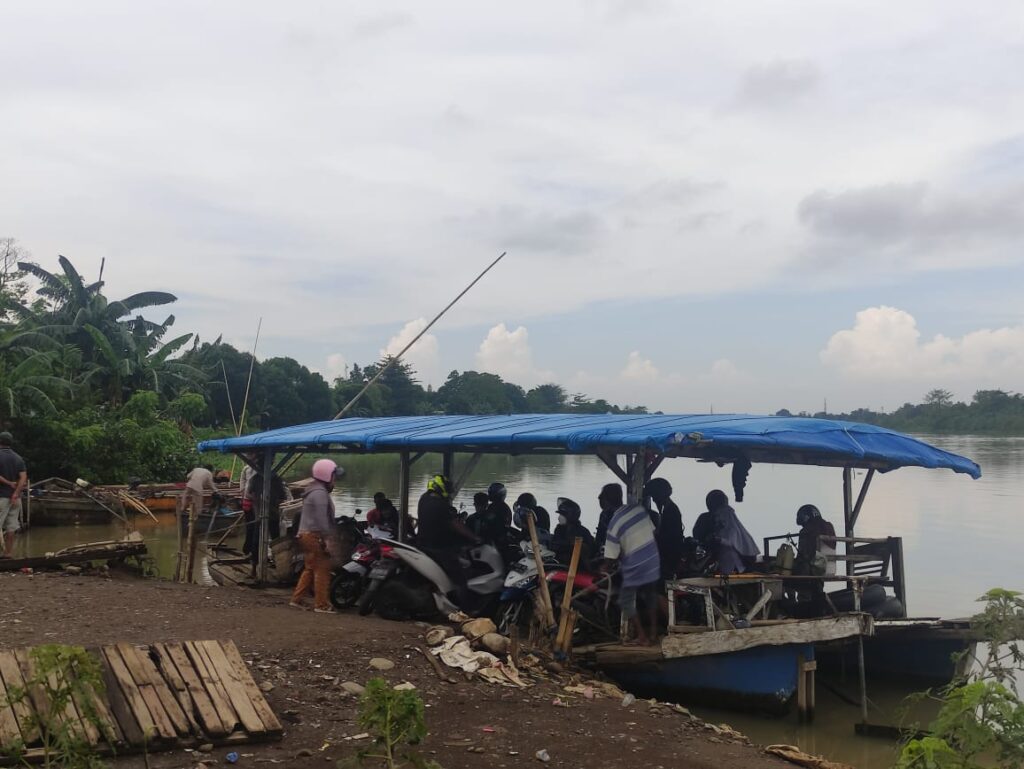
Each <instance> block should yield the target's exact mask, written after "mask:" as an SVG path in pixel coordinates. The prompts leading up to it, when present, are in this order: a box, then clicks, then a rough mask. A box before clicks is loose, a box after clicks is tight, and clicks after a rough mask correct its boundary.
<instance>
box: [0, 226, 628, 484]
mask: <svg viewBox="0 0 1024 769" xmlns="http://www.w3.org/2000/svg"><path fill="white" fill-rule="evenodd" d="M20 257H21V254H20V253H19V250H18V247H17V244H16V243H15V242H14V241H13V240H11V239H6V240H0V423H2V426H3V427H4V428H5V429H9V430H11V432H13V433H14V435H15V448H16V449H17V450H18V451H19V452H20V453H21V454H22V455H23V456H24V457H25V459H26V461H27V462H28V464H29V467H30V471H31V475H32V478H33V480H40V479H43V478H46V477H49V476H59V477H63V478H70V479H74V478H78V477H81V478H85V479H87V480H89V481H91V482H94V483H124V482H127V481H128V480H130V479H132V478H139V479H142V480H144V481H147V482H157V481H176V480H180V479H181V478H182V477H183V476H184V474H185V472H187V470H188V469H189V468H190V467H192V466H194V464H195V463H196V462H197V461H198V457H197V456H196V453H195V444H196V442H197V441H198V440H201V439H203V438H207V437H212V436H218V435H228V434H233V433H234V432H236V431H237V430H239V429H240V430H242V431H243V432H245V431H254V430H266V429H272V428H275V427H282V426H285V425H291V424H299V423H303V422H313V421H318V420H325V419H330V418H332V417H333V416H334V415H335V414H336V413H337V412H338V411H340V410H341V408H342V407H343V406H344V405H345V404H347V403H348V402H349V400H351V398H352V397H353V396H354V395H355V394H356V393H357V392H358V391H359V390H360V389H361V388H362V387H363V385H364V383H365V382H366V381H369V380H370V379H372V378H373V376H374V375H375V374H376V373H377V372H378V371H379V369H380V367H381V366H383V365H385V364H386V363H387V361H386V360H384V361H378V362H375V363H372V364H369V365H366V366H362V367H361V366H358V365H357V366H353V367H352V368H351V369H350V370H349V371H348V372H347V374H346V376H343V377H340V378H338V379H336V380H335V381H334V382H332V383H329V382H327V380H325V379H324V377H323V376H321V375H320V374H319V373H317V372H314V371H310V370H309V369H308V368H307V367H305V366H303V365H301V364H300V363H299V362H297V361H295V360H293V359H292V358H287V357H276V358H269V359H266V360H262V361H259V360H257V361H254V360H253V358H252V355H251V354H250V353H248V352H240V351H239V350H237V349H235V348H234V347H232V346H231V345H229V344H225V343H223V342H222V341H221V340H220V339H217V340H215V341H213V342H203V341H201V340H200V339H199V337H198V336H196V335H194V334H191V333H185V334H178V335H175V334H174V333H172V328H173V326H174V324H175V317H174V315H173V314H168V315H166V317H164V319H163V320H161V321H154V320H150V319H149V318H147V317H146V314H148V313H151V312H153V310H154V308H158V307H162V306H166V305H170V304H172V303H173V302H175V301H176V297H175V296H174V295H173V294H170V293H167V292H163V291H144V292H140V293H137V294H133V295H131V296H128V297H124V298H122V299H116V300H114V299H110V298H109V297H107V296H106V294H105V293H104V291H103V289H104V282H103V277H102V274H101V275H100V276H98V277H97V279H96V280H94V281H91V280H89V279H87V278H86V277H84V276H83V275H82V274H81V273H79V271H78V270H77V269H76V268H75V266H74V265H73V264H72V262H71V261H70V260H68V259H66V258H65V257H63V256H62V257H59V259H58V266H59V269H57V270H55V271H53V272H51V271H49V270H46V269H44V268H43V267H41V266H39V265H37V264H34V263H31V262H27V261H24V260H23V259H20ZM144 313H145V314H144ZM250 368H251V371H252V379H251V383H250V381H249V376H250ZM247 389H248V391H249V399H248V403H247V404H246V409H245V419H244V424H242V425H239V424H238V421H239V419H240V418H241V413H240V412H241V411H242V406H243V399H244V397H245V393H246V391H247ZM523 412H540V413H568V412H582V413H645V412H646V409H644V408H643V407H628V406H627V407H619V406H616V405H614V404H610V403H608V402H607V401H605V400H591V399H590V398H588V397H587V396H585V395H582V394H570V393H568V392H567V391H566V390H565V388H563V387H561V386H560V385H557V384H550V383H549V384H543V385H540V386H538V387H534V388H533V389H530V390H525V389H524V388H522V387H519V386H518V385H515V384H512V383H510V382H505V381H504V380H502V379H501V377H499V376H497V375H495V374H488V373H481V372H476V371H463V372H458V371H453V372H451V374H449V376H448V378H447V380H446V381H445V383H444V384H443V385H442V386H441V387H439V388H438V389H437V390H433V389H432V388H430V387H423V386H422V385H421V384H420V383H419V382H418V381H417V378H416V372H415V371H414V370H413V369H412V368H411V367H410V366H409V365H407V364H404V363H397V364H395V365H394V366H392V367H391V368H390V369H388V370H387V371H386V372H385V373H384V375H383V376H382V377H381V378H380V380H379V381H378V382H377V383H376V384H375V385H374V386H373V387H371V388H370V389H369V391H368V392H367V393H366V394H365V395H364V396H363V398H362V399H361V400H360V401H359V403H358V404H357V405H356V406H355V408H354V409H352V410H351V411H350V412H349V414H350V415H351V416H389V415H417V414H435V413H460V414H504V413H523Z"/></svg>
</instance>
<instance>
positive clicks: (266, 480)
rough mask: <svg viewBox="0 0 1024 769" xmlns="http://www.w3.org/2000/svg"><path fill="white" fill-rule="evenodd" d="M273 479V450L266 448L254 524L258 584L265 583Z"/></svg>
mask: <svg viewBox="0 0 1024 769" xmlns="http://www.w3.org/2000/svg"><path fill="white" fill-rule="evenodd" d="M273 480H274V450H273V449H266V450H265V451H264V452H263V488H262V489H260V514H259V517H258V518H257V519H256V525H257V526H259V538H258V539H257V543H258V544H257V547H258V548H259V550H258V551H257V552H258V555H257V559H256V583H257V584H258V585H266V584H267V566H268V565H269V563H268V560H267V550H268V549H269V548H270V543H269V542H268V541H267V538H268V537H269V536H270V499H271V493H272V491H271V490H272V488H273V486H272V484H273Z"/></svg>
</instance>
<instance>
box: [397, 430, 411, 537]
mask: <svg viewBox="0 0 1024 769" xmlns="http://www.w3.org/2000/svg"><path fill="white" fill-rule="evenodd" d="M398 457H399V464H398V512H399V515H398V541H399V542H404V541H405V535H406V531H405V517H406V516H407V515H409V465H411V464H412V463H411V462H410V461H409V450H408V449H402V451H400V452H399V453H398Z"/></svg>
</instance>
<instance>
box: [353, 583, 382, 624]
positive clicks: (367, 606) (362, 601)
mask: <svg viewBox="0 0 1024 769" xmlns="http://www.w3.org/2000/svg"><path fill="white" fill-rule="evenodd" d="M380 586H381V581H380V580H379V579H374V580H370V584H369V585H367V587H366V590H364V591H363V594H362V595H361V596H359V601H358V602H357V604H356V605H357V606H358V607H359V616H360V617H365V616H366V615H368V614H369V613H370V612H372V611H373V604H374V598H375V597H376V595H377V591H378V590H380Z"/></svg>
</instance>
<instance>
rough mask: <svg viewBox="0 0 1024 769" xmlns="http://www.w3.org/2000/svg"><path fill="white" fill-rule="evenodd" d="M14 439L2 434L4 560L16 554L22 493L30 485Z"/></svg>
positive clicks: (0, 471) (0, 514)
mask: <svg viewBox="0 0 1024 769" xmlns="http://www.w3.org/2000/svg"><path fill="white" fill-rule="evenodd" d="M12 443H14V438H13V437H12V436H11V434H10V433H9V432H6V431H5V432H2V433H0V477H2V478H3V479H4V480H5V481H6V483H4V484H3V485H0V528H2V529H3V532H4V553H3V557H4V558H10V557H11V556H12V555H13V553H14V538H15V536H16V535H17V533H18V531H19V529H21V493H22V491H24V490H25V487H26V486H27V485H28V471H27V470H26V469H25V460H24V459H22V458H21V457H20V456H18V455H17V454H15V453H14V450H13V449H12V448H11V444H12Z"/></svg>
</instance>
